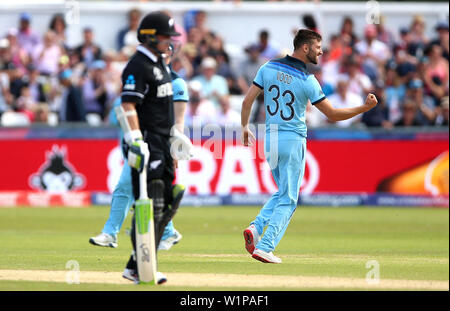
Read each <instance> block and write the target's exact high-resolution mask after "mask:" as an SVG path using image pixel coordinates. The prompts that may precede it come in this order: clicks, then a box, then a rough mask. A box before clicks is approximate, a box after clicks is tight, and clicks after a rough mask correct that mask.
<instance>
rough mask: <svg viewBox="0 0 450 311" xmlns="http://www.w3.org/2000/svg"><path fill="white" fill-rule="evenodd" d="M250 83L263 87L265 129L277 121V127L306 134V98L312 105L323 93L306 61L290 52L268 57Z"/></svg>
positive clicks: (318, 100) (321, 98) (321, 97)
mask: <svg viewBox="0 0 450 311" xmlns="http://www.w3.org/2000/svg"><path fill="white" fill-rule="evenodd" d="M253 84H255V85H256V86H257V87H259V88H261V89H263V90H264V105H265V107H266V129H269V126H268V125H269V124H277V125H278V131H283V130H285V131H295V132H297V133H298V134H300V135H301V136H303V137H306V122H305V112H306V105H307V103H308V100H310V101H311V104H313V105H315V104H317V103H319V102H321V101H322V100H324V99H325V95H324V93H323V92H322V88H321V87H320V84H319V82H318V81H317V79H316V78H315V77H314V75H312V74H310V73H309V72H308V70H307V69H306V65H305V63H303V62H302V61H300V60H298V59H296V58H293V57H291V56H289V55H288V56H286V57H284V58H279V59H274V60H271V61H269V62H267V63H266V64H264V65H263V66H261V68H260V69H259V71H258V73H257V74H256V77H255V80H254V81H253Z"/></svg>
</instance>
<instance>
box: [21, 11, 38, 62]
mask: <svg viewBox="0 0 450 311" xmlns="http://www.w3.org/2000/svg"><path fill="white" fill-rule="evenodd" d="M30 23H31V15H30V14H29V13H26V12H25V13H22V14H20V21H19V33H18V34H17V39H18V41H19V45H20V46H21V47H22V48H23V49H25V51H27V53H28V54H29V55H31V54H32V53H33V51H34V49H35V47H36V46H37V45H38V44H39V43H40V39H39V35H38V34H37V33H36V32H34V30H33V29H32V28H31V25H30Z"/></svg>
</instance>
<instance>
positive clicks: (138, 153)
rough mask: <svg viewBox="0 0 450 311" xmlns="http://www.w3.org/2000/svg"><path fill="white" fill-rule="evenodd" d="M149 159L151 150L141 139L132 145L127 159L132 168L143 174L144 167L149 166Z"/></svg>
mask: <svg viewBox="0 0 450 311" xmlns="http://www.w3.org/2000/svg"><path fill="white" fill-rule="evenodd" d="M149 158H150V150H149V149H148V145H147V143H145V142H144V141H143V140H140V139H139V140H136V141H134V142H132V143H131V145H130V148H129V149H128V157H127V159H128V165H130V167H132V168H134V169H136V170H137V171H138V172H139V173H141V172H142V170H143V169H144V165H147V162H148V160H149Z"/></svg>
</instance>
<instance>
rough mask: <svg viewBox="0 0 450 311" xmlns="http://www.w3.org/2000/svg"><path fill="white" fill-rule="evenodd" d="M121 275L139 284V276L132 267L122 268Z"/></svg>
mask: <svg viewBox="0 0 450 311" xmlns="http://www.w3.org/2000/svg"><path fill="white" fill-rule="evenodd" d="M122 277H123V278H124V279H127V280H130V281H132V282H134V284H139V277H138V275H137V273H136V271H135V270H134V269H127V268H125V270H123V273H122Z"/></svg>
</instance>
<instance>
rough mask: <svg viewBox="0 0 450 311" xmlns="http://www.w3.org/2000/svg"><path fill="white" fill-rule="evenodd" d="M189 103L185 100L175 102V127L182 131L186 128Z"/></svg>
mask: <svg viewBox="0 0 450 311" xmlns="http://www.w3.org/2000/svg"><path fill="white" fill-rule="evenodd" d="M186 106H187V103H186V102H184V101H177V102H174V103H173V108H174V114H175V127H176V128H177V130H179V131H180V132H181V133H183V130H184V114H185V113H186Z"/></svg>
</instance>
